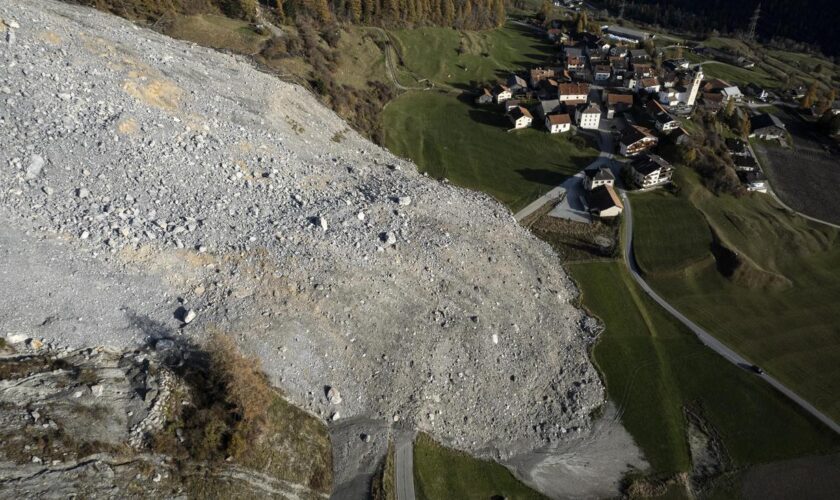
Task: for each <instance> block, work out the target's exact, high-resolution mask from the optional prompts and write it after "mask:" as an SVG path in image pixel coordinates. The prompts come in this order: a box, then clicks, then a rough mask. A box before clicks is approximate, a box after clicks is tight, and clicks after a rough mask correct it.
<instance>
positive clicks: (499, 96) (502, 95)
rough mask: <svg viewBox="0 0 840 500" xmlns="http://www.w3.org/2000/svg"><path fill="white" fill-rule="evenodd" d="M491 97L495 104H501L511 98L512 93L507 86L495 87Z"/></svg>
mask: <svg viewBox="0 0 840 500" xmlns="http://www.w3.org/2000/svg"><path fill="white" fill-rule="evenodd" d="M493 97H494V98H495V99H496V104H502V103H504V102H505V101H507V100H508V99H510V98H512V97H513V92H511V91H510V87H508V86H507V85H501V84H500V85H496V86H495V87H493Z"/></svg>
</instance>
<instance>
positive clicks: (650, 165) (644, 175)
mask: <svg viewBox="0 0 840 500" xmlns="http://www.w3.org/2000/svg"><path fill="white" fill-rule="evenodd" d="M629 170H630V176H631V178H632V179H633V182H635V184H636V185H637V186H639V187H640V188H649V187H653V186H658V185H660V184H666V183H668V182H670V181H671V176H672V175H673V173H674V167H672V166H671V164H670V163H668V162H667V161H665V160H663V159H662V158H661V157H659V156H657V155H653V154H648V155H645V156H642V157H641V158H637V159H635V160H633V161H632V162H630V165H629Z"/></svg>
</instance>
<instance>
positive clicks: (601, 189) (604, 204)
mask: <svg viewBox="0 0 840 500" xmlns="http://www.w3.org/2000/svg"><path fill="white" fill-rule="evenodd" d="M584 199H585V200H586V205H587V207H588V208H589V213H591V214H592V215H594V216H596V217H600V218H602V219H607V218H611V217H618V216H619V215H621V212H622V211H623V210H624V205H622V203H621V200H620V199H619V197H618V195H617V194H616V192H615V189H613V187H612V186H606V185H605V186H598V187H596V188H595V189H593V190H591V191H586V193H585V194H584Z"/></svg>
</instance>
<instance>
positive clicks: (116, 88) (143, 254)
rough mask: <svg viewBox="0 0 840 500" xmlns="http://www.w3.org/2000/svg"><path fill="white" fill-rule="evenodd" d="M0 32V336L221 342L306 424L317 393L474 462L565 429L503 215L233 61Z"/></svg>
mask: <svg viewBox="0 0 840 500" xmlns="http://www.w3.org/2000/svg"><path fill="white" fill-rule="evenodd" d="M0 17H2V18H3V19H4V20H7V21H14V22H16V23H18V24H19V26H20V28H19V29H16V30H14V31H15V40H14V43H8V42H0V43H4V44H5V46H4V47H3V48H2V50H1V51H0V88H2V89H4V90H6V89H7V90H8V92H3V93H0V126H1V127H2V131H3V132H2V134H0V167H2V168H0V242H2V243H3V245H0V253H2V256H0V259H2V262H4V263H7V264H8V269H4V272H3V273H0V293H3V295H4V297H7V298H8V300H7V304H6V306H4V307H3V308H2V310H0V328H2V331H4V332H12V333H15V334H23V335H27V336H30V337H38V338H45V339H47V341H61V342H63V343H70V344H73V345H78V346H84V345H100V344H106V345H110V346H114V347H124V346H134V345H137V344H138V343H139V342H143V341H147V340H148V338H149V337H160V336H171V335H175V336H177V335H188V336H195V337H196V338H197V339H200V338H201V337H202V336H203V335H205V334H206V333H205V332H206V331H208V330H210V329H221V330H224V331H226V332H229V333H230V334H232V335H236V336H237V338H238V339H239V341H240V345H241V346H242V348H243V349H244V350H246V351H247V352H249V353H251V354H254V355H257V356H259V357H260V358H261V359H262V361H263V366H264V367H265V368H266V370H267V371H268V372H269V375H270V376H271V378H272V380H273V381H274V383H275V384H276V385H279V386H280V387H282V388H283V390H284V391H285V393H286V394H287V395H288V397H289V398H291V399H292V400H293V401H295V402H296V403H297V404H299V405H300V406H302V407H304V408H307V409H309V410H310V411H312V412H315V413H316V414H319V415H321V416H322V418H323V419H325V420H326V419H328V418H329V417H330V416H331V415H333V413H335V410H336V408H335V407H334V406H332V407H331V405H330V404H329V401H328V399H327V394H325V392H324V387H325V386H326V385H333V384H334V385H335V386H336V387H339V388H340V389H341V392H342V396H343V397H342V401H341V407H340V410H341V418H342V420H343V419H346V418H351V417H357V416H365V417H368V418H373V419H378V420H385V419H387V420H389V421H390V420H391V419H393V418H394V416H395V415H399V425H400V426H409V427H415V428H419V429H422V430H425V431H428V432H429V433H431V434H432V435H433V436H434V437H435V438H437V439H440V440H442V441H444V442H445V443H448V444H450V445H452V446H455V447H458V448H461V449H465V450H468V451H472V452H474V453H479V454H485V455H492V456H509V455H511V454H513V453H519V452H523V451H527V450H530V449H534V448H537V447H539V446H542V445H545V444H547V443H548V442H550V441H552V440H562V439H563V438H564V436H563V433H562V432H561V429H564V430H566V429H575V428H579V427H586V426H588V425H589V420H588V415H589V414H590V412H591V411H592V410H593V409H594V408H596V407H597V406H598V405H600V404H602V403H603V397H604V396H603V389H602V386H601V384H600V382H599V379H598V376H597V374H596V372H595V370H594V369H593V367H592V365H591V364H590V362H589V361H588V357H587V347H588V345H589V343H591V341H592V336H591V335H590V334H589V333H587V332H586V331H584V330H583V329H582V328H581V327H580V325H581V324H582V322H583V321H584V320H585V317H584V315H583V314H582V313H581V312H580V311H579V310H577V309H575V308H574V307H573V306H572V305H571V304H570V299H572V298H573V297H574V294H575V291H574V289H573V286H572V284H571V283H570V281H569V280H568V278H567V276H566V275H565V273H564V272H563V270H562V269H561V268H560V266H559V263H558V260H557V258H556V256H555V255H554V253H553V252H552V251H551V249H550V248H549V247H548V246H547V245H546V244H544V243H542V242H540V241H539V240H537V239H536V238H534V237H533V236H531V235H530V234H529V233H528V232H527V231H526V230H525V229H523V228H521V227H520V226H518V225H517V224H516V223H515V222H514V220H513V219H512V217H511V215H510V213H509V211H508V210H506V209H505V208H504V207H502V206H501V205H499V204H498V203H496V202H495V201H493V200H491V199H490V198H489V197H487V196H485V195H482V194H479V193H474V192H469V191H465V190H462V189H457V188H454V187H452V186H449V185H447V184H445V183H439V182H435V181H432V180H429V179H427V178H425V177H424V176H422V175H421V174H419V173H417V170H416V168H415V166H414V165H412V164H410V163H408V162H405V161H403V160H400V159H398V158H396V157H394V156H392V155H391V154H389V153H388V152H387V151H385V150H383V149H380V148H378V147H376V146H375V145H373V144H371V143H369V142H368V141H366V140H365V139H364V138H362V137H360V136H358V135H357V134H355V133H354V132H352V131H350V130H349V129H348V127H347V126H346V125H345V124H344V123H343V122H342V121H341V120H340V119H339V118H337V117H336V115H335V114H333V113H332V112H331V111H329V110H328V109H326V108H325V107H324V106H322V105H321V104H319V103H318V102H317V100H316V99H315V98H314V97H313V96H312V95H310V94H309V93H308V92H306V91H305V90H304V89H302V88H300V87H297V86H294V85H291V84H287V83H284V82H282V81H280V80H278V79H277V78H275V77H273V76H270V75H267V74H264V73H262V72H260V71H258V70H256V69H255V68H253V67H252V66H250V65H249V64H248V63H247V62H245V61H243V60H242V59H240V58H237V57H233V56H230V55H226V54H221V53H217V52H214V51H211V50H209V49H203V48H200V47H195V46H192V45H190V44H186V43H182V42H178V41H175V40H171V39H168V38H166V37H164V36H162V35H159V34H157V33H154V32H151V31H147V30H144V29H140V28H138V27H136V26H134V25H132V24H130V23H128V22H126V21H123V20H120V19H118V18H114V17H109V16H107V15H104V14H101V13H98V12H96V11H93V10H89V9H84V8H80V7H76V6H72V5H66V4H61V3H56V2H53V1H49V0H38V1H35V0H15V1H11V0H0ZM8 25H9V23H8V22H7V23H6V26H8ZM7 29H10V28H7ZM338 136H341V137H344V139H342V140H341V141H340V142H335V141H334V140H332V139H333V138H334V137H338ZM382 235H384V236H382ZM7 270H8V272H6V271H7ZM198 290H200V293H199V292H198ZM4 300H6V299H4ZM178 309H182V310H183V309H185V310H188V311H191V312H193V315H192V316H193V318H194V319H192V322H191V323H190V325H189V327H188V328H182V326H183V325H184V322H182V321H180V319H179V318H178V317H177V315H176V314H174V311H176V310H178ZM88 396H89V395H86V396H83V397H88ZM394 420H396V419H394Z"/></svg>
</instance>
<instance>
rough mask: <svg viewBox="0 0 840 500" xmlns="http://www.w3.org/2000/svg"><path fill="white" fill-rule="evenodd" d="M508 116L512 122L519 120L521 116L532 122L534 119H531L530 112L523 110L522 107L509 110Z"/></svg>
mask: <svg viewBox="0 0 840 500" xmlns="http://www.w3.org/2000/svg"><path fill="white" fill-rule="evenodd" d="M510 116H511V117H512V118H513V119H514V120H518V119H519V118H521V117H523V116H526V117H528V118H531V119H532V120H533V119H534V117H533V116H531V112H530V111H528V110H527V109H525V108H523V107H522V106H517V107H515V108H513V109H511V110H510Z"/></svg>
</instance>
